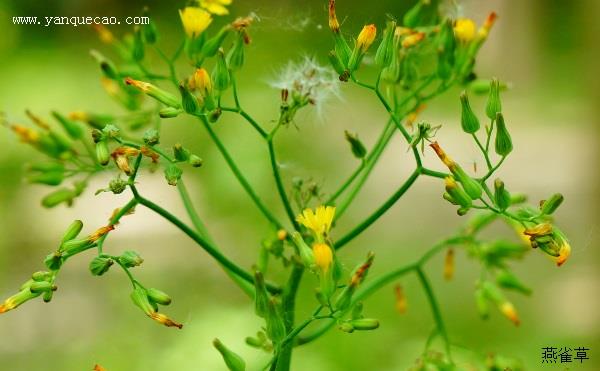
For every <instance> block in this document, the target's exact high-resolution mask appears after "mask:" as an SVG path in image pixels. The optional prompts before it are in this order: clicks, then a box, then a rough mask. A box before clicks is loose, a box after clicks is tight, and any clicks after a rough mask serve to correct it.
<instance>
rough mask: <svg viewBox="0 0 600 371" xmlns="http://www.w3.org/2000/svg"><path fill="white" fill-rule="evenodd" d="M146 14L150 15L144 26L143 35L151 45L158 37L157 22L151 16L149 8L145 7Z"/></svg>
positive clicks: (144, 12)
mask: <svg viewBox="0 0 600 371" xmlns="http://www.w3.org/2000/svg"><path fill="white" fill-rule="evenodd" d="M143 14H144V16H146V17H148V19H149V22H148V24H145V25H143V26H142V35H143V36H144V41H145V42H146V43H148V44H150V45H152V44H154V43H156V40H157V39H158V31H157V30H156V23H154V21H153V20H152V19H151V18H150V17H149V12H148V8H144V10H143Z"/></svg>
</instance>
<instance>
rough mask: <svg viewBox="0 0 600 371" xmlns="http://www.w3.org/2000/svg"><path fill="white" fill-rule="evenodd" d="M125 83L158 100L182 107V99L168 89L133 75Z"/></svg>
mask: <svg viewBox="0 0 600 371" xmlns="http://www.w3.org/2000/svg"><path fill="white" fill-rule="evenodd" d="M125 84H127V85H130V86H133V87H134V88H136V89H138V90H139V91H141V92H142V93H144V94H147V95H148V96H150V97H152V98H154V99H156V100H157V101H159V102H161V103H163V104H165V105H167V106H169V107H173V108H181V100H180V99H178V98H177V97H176V96H174V95H173V94H171V93H169V92H168V91H166V90H163V89H161V88H159V87H157V86H155V85H153V84H150V83H147V82H143V81H138V80H134V79H132V78H131V77H128V78H126V79H125Z"/></svg>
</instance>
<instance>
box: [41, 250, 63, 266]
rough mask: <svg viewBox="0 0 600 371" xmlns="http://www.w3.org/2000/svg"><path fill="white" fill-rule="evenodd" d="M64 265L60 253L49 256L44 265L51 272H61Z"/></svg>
mask: <svg viewBox="0 0 600 371" xmlns="http://www.w3.org/2000/svg"><path fill="white" fill-rule="evenodd" d="M62 263H63V257H62V254H61V253H60V252H58V251H57V252H53V253H50V254H48V255H47V256H46V259H44V264H46V267H48V269H50V270H51V271H57V270H59V269H60V267H61V266H62Z"/></svg>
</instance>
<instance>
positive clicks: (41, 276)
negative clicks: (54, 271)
mask: <svg viewBox="0 0 600 371" xmlns="http://www.w3.org/2000/svg"><path fill="white" fill-rule="evenodd" d="M50 277H51V274H50V272H46V271H38V272H35V273H33V274H32V275H31V279H32V280H34V281H37V282H41V281H48V280H49V279H50Z"/></svg>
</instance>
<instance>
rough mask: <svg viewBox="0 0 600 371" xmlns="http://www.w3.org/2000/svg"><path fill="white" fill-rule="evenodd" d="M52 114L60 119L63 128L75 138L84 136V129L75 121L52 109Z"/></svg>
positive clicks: (57, 119)
mask: <svg viewBox="0 0 600 371" xmlns="http://www.w3.org/2000/svg"><path fill="white" fill-rule="evenodd" d="M52 116H54V118H55V119H56V121H58V122H59V123H60V124H61V126H62V127H63V129H64V130H65V131H66V132H67V134H69V136H70V137H71V138H73V139H81V138H82V137H83V129H82V128H81V127H80V126H79V124H78V123H77V122H75V121H72V120H70V119H68V118H67V117H65V116H63V115H61V114H60V113H58V112H56V111H52Z"/></svg>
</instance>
